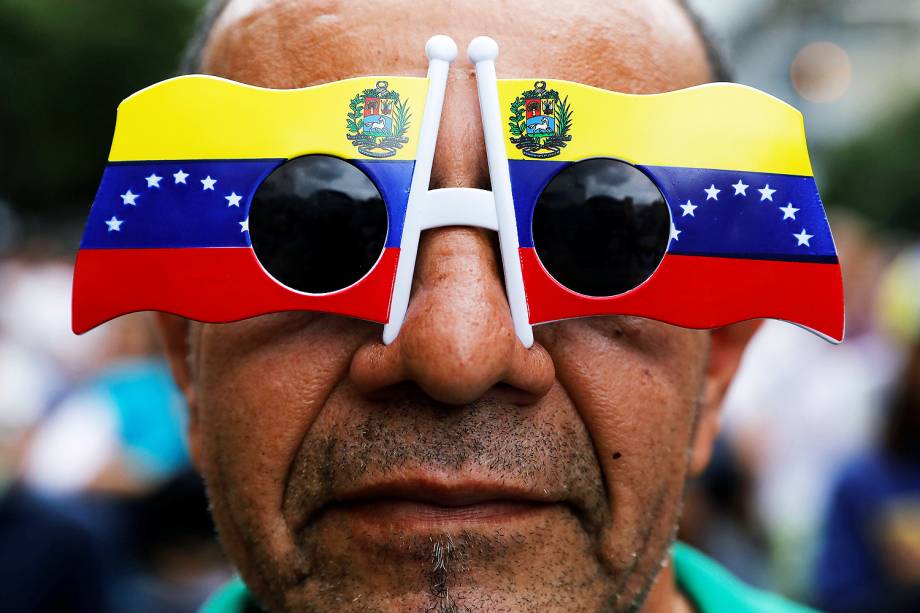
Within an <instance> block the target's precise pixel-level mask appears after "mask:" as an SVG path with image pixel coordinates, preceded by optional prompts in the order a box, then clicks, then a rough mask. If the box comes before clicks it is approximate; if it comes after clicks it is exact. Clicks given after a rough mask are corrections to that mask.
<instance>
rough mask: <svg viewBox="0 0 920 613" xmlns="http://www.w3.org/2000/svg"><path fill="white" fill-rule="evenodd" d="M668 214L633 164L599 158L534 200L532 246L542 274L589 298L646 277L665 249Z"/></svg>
mask: <svg viewBox="0 0 920 613" xmlns="http://www.w3.org/2000/svg"><path fill="white" fill-rule="evenodd" d="M670 229H671V215H670V213H669V211H668V205H667V204H665V201H664V197H663V196H662V195H661V192H659V191H658V188H657V187H655V184H654V183H652V181H651V179H649V178H648V177H647V176H646V175H645V174H643V173H642V172H641V171H640V170H639V169H637V168H635V167H634V166H630V165H629V164H626V163H624V162H620V161H618V160H611V159H605V158H596V159H591V160H584V161H581V162H576V163H575V164H572V165H571V166H569V167H567V168H566V169H565V170H563V171H562V172H560V173H559V174H558V175H556V176H555V177H553V179H552V180H551V181H550V182H549V184H548V185H547V186H546V188H545V189H544V190H543V192H542V193H541V194H540V197H539V199H538V200H537V204H536V208H535V209H534V214H533V241H534V247H535V248H536V251H537V255H538V256H539V257H540V261H541V262H542V263H543V266H545V267H546V270H547V271H549V273H550V274H551V275H552V276H553V277H554V278H555V279H556V280H557V281H558V282H559V283H561V284H562V285H564V286H566V287H567V288H569V289H570V290H572V291H575V292H578V293H580V294H586V295H588V296H614V295H616V294H622V293H623V292H626V291H629V290H631V289H633V288H634V287H636V286H638V285H640V284H641V283H642V282H643V281H645V280H646V279H648V278H649V276H651V274H652V273H653V272H655V269H656V268H657V267H658V264H659V263H660V262H661V259H662V258H663V257H664V252H665V250H666V249H667V247H668V239H669V237H670Z"/></svg>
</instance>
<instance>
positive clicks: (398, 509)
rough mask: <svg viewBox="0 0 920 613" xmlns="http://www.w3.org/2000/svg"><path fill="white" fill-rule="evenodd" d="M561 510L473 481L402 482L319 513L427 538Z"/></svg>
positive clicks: (549, 500) (544, 500) (530, 494)
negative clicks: (427, 534) (424, 534)
mask: <svg viewBox="0 0 920 613" xmlns="http://www.w3.org/2000/svg"><path fill="white" fill-rule="evenodd" d="M564 510H571V507H570V505H569V504H568V503H567V502H565V501H563V500H561V499H560V498H558V497H555V496H553V495H552V494H551V493H549V492H546V491H543V492H538V491H533V490H529V489H526V488H516V487H509V486H508V485H505V484H498V483H489V482H477V481H472V480H432V479H405V480H397V481H389V482H382V483H375V484H372V485H368V486H363V487H359V488H356V489H354V490H351V491H348V492H345V493H343V494H341V495H339V496H337V497H335V498H334V499H333V500H331V501H330V502H329V503H327V504H326V505H324V506H323V507H322V508H321V509H319V515H323V516H326V517H329V518H332V516H335V517H336V519H345V520H351V521H354V522H356V523H359V524H362V525H364V526H365V527H368V528H373V527H376V528H381V527H385V526H388V527H397V528H399V529H400V530H401V531H411V532H430V531H443V530H447V529H450V527H451V526H454V527H456V528H460V529H468V528H471V527H473V526H474V525H480V526H484V525H490V524H501V523H507V522H515V521H528V520H534V519H536V518H538V517H540V516H541V515H543V514H545V513H547V512H552V511H557V512H558V511H564ZM314 519H318V518H316V517H315V518H314Z"/></svg>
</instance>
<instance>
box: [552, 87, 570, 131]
mask: <svg viewBox="0 0 920 613" xmlns="http://www.w3.org/2000/svg"><path fill="white" fill-rule="evenodd" d="M571 129H572V107H571V106H570V105H569V97H568V96H566V97H565V99H564V100H562V101H561V102H559V103H557V104H556V130H557V132H558V134H559V136H565V135H566V134H568V133H569V130H571Z"/></svg>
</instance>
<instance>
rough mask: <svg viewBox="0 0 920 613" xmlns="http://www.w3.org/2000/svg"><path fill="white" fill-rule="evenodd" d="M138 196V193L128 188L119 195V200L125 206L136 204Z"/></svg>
mask: <svg viewBox="0 0 920 613" xmlns="http://www.w3.org/2000/svg"><path fill="white" fill-rule="evenodd" d="M138 198H140V196H139V195H138V194H135V193H132V192H131V190H130V189H129V190H128V191H126V192H125V193H123V194H122V195H121V202H122V204H124V205H125V206H137V199H138Z"/></svg>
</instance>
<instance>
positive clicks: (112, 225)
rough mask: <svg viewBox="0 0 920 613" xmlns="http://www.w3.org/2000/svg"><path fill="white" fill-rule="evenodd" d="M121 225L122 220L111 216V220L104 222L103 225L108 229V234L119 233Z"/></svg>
mask: <svg viewBox="0 0 920 613" xmlns="http://www.w3.org/2000/svg"><path fill="white" fill-rule="evenodd" d="M123 223H125V222H124V221H123V220H121V219H118V218H117V217H115V216H114V215H112V219H109V220H108V221H106V222H105V225H107V226H108V227H109V232H121V224H123Z"/></svg>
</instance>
